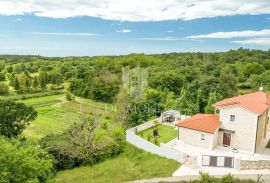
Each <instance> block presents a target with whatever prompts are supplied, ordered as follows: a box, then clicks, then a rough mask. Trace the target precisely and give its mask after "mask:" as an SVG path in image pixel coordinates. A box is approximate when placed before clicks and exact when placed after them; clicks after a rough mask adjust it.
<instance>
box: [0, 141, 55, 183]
mask: <svg viewBox="0 0 270 183" xmlns="http://www.w3.org/2000/svg"><path fill="white" fill-rule="evenodd" d="M0 149H1V151H0V162H1V163H0V182H3V183H8V182H14V183H19V182H22V183H26V182H33V183H34V182H47V181H48V180H50V179H51V178H52V176H53V160H52V159H51V158H50V156H49V155H48V153H47V152H45V151H44V150H42V149H41V148H39V147H36V146H33V145H28V144H21V143H20V142H18V141H17V140H9V139H6V138H4V137H2V136H0Z"/></svg>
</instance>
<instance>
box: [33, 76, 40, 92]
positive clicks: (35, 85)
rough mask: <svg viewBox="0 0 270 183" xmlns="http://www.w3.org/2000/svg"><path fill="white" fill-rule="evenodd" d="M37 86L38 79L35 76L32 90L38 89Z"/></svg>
mask: <svg viewBox="0 0 270 183" xmlns="http://www.w3.org/2000/svg"><path fill="white" fill-rule="evenodd" d="M38 85H39V83H38V78H37V76H35V77H34V81H33V88H34V89H37V88H38Z"/></svg>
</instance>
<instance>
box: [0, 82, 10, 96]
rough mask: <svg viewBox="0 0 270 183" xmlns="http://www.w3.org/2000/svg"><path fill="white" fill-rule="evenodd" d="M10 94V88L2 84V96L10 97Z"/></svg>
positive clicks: (0, 87)
mask: <svg viewBox="0 0 270 183" xmlns="http://www.w3.org/2000/svg"><path fill="white" fill-rule="evenodd" d="M8 94H9V87H8V86H7V85H5V84H4V83H0V95H8Z"/></svg>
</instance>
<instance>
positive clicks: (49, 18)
mask: <svg viewBox="0 0 270 183" xmlns="http://www.w3.org/2000/svg"><path fill="white" fill-rule="evenodd" d="M44 1H46V0H44ZM60 1H61V2H60ZM121 1H122V0H115V1H113V0H111V1H110V0H107V1H104V2H103V4H98V3H97V1H87V0H83V1H80V0H76V1H75V0H74V1H72V0H70V1H68V2H65V0H59V1H58V4H50V2H49V1H48V2H47V4H46V3H44V4H39V3H38V1H36V4H35V3H33V2H35V0H34V1H30V0H25V2H23V1H18V2H17V4H16V5H15V4H10V2H9V1H5V0H3V2H2V1H1V2H0V25H1V28H0V54H35V55H36V54H39V55H45V56H86V55H89V56H92V55H120V54H129V53H142V52H143V53H147V54H150V53H167V52H188V51H190V52H193V51H195V52H197V51H202V52H213V51H227V50H229V49H237V48H239V47H244V48H252V49H262V50H268V49H269V48H270V3H269V2H267V1H264V0H259V1H258V4H256V3H255V4H254V1H250V3H253V4H250V6H248V8H246V4H245V3H244V2H245V1H243V0H239V3H238V4H226V6H225V5H222V0H208V1H207V2H208V4H200V1H198V2H197V1H196V0H194V4H191V5H190V4H183V3H182V2H179V1H176V0H175V1H174V0H168V1H166V2H167V3H165V4H163V3H160V4H159V3H157V8H155V7H152V6H150V3H153V1H152V0H144V2H149V3H146V5H145V4H140V3H138V4H137V5H134V7H133V6H132V7H130V6H129V5H128V4H124V3H122V4H123V7H122V6H121V5H119V3H120V4H121ZM139 1H140V0H138V1H137V2H139ZM236 1H237V0H236ZM241 1H242V3H241ZM12 2H16V0H13V1H12ZM19 2H21V3H19ZM22 2H23V3H22ZM70 2H72V3H78V2H80V3H84V4H82V5H80V6H78V8H75V9H76V11H75V10H73V9H70V8H69V6H68V5H70V6H71V5H73V6H75V7H76V4H72V3H70ZM130 2H131V1H130ZM133 2H134V1H133ZM213 2H214V4H213ZM224 2H225V0H224V1H223V3H224ZM255 2H256V1H255ZM65 3H70V4H67V5H65ZM89 3H90V4H89ZM106 3H107V4H106ZM116 3H118V6H116V5H115V4H116ZM196 3H197V4H196ZM211 3H212V4H211ZM219 3H220V4H219ZM248 3H249V1H248ZM248 3H247V4H248ZM148 4H149V6H148ZM105 5H106V6H105ZM206 5H208V6H207V8H209V9H207V10H205V11H203V10H204V9H203V8H204V6H206ZM14 6H16V8H14ZM103 6H105V8H104V7H103ZM136 6H137V8H140V11H138V10H137V9H133V8H136ZM144 6H145V7H144ZM183 6H186V7H187V10H185V11H184V10H181V11H183V12H180V13H175V12H178V9H179V11H180V9H182V7H183ZM253 6H254V7H253ZM52 7H53V8H52ZM93 7H95V9H93ZM224 7H225V9H226V8H227V9H226V11H225V12H224V11H223V10H224ZM91 8H92V9H91ZM98 8H99V9H98ZM218 8H220V10H222V11H217V10H219V9H218ZM89 12H91V13H89Z"/></svg>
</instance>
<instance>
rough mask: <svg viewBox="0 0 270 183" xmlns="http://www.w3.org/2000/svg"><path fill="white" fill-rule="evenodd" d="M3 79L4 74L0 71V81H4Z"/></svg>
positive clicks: (4, 78)
mask: <svg viewBox="0 0 270 183" xmlns="http://www.w3.org/2000/svg"><path fill="white" fill-rule="evenodd" d="M5 80H6V76H5V74H4V73H2V72H0V81H5Z"/></svg>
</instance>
